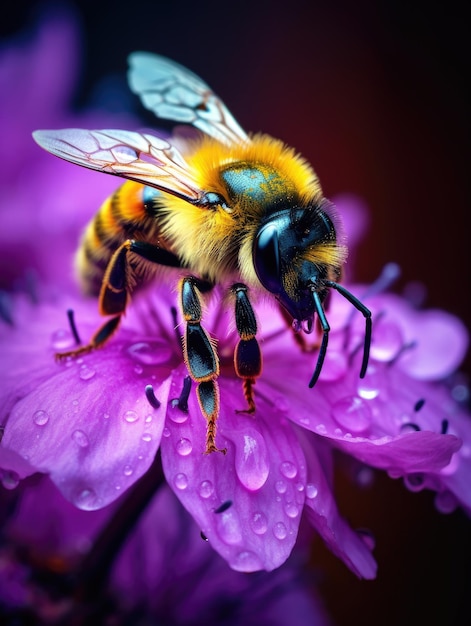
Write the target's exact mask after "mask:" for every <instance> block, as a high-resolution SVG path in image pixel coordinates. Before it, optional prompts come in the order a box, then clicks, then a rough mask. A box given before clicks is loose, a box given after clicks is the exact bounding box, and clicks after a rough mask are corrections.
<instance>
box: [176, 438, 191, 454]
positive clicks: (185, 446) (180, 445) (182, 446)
mask: <svg viewBox="0 0 471 626" xmlns="http://www.w3.org/2000/svg"><path fill="white" fill-rule="evenodd" d="M175 449H176V451H177V453H178V454H179V455H180V456H188V455H189V454H190V452H191V451H192V450H193V444H192V443H191V441H190V440H189V439H186V438H185V437H182V438H181V439H179V440H178V441H177V443H176V444H175Z"/></svg>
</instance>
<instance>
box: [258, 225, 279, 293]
mask: <svg viewBox="0 0 471 626" xmlns="http://www.w3.org/2000/svg"><path fill="white" fill-rule="evenodd" d="M253 260H254V266H255V272H256V274H257V277H258V279H259V281H260V282H261V283H262V285H263V286H264V287H265V289H268V291H271V292H272V293H275V294H276V293H279V292H280V290H281V285H280V280H281V276H280V274H281V262H280V246H279V241H278V230H277V228H276V226H275V225H274V224H272V223H268V224H265V226H263V227H262V228H261V229H260V230H259V232H258V234H257V236H256V238H255V242H254V250H253Z"/></svg>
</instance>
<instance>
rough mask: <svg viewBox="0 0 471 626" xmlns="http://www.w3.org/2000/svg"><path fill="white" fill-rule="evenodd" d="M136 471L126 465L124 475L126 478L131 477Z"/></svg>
mask: <svg viewBox="0 0 471 626" xmlns="http://www.w3.org/2000/svg"><path fill="white" fill-rule="evenodd" d="M133 472H134V470H133V468H132V467H131V466H130V465H125V466H124V467H123V474H124V475H125V476H131V475H132V474H133Z"/></svg>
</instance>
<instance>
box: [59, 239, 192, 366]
mask: <svg viewBox="0 0 471 626" xmlns="http://www.w3.org/2000/svg"><path fill="white" fill-rule="evenodd" d="M132 255H136V256H137V257H140V258H141V259H144V260H145V261H149V262H151V263H156V264H158V265H165V266H170V267H180V266H181V264H180V261H179V259H178V257H176V256H175V255H174V254H172V253H171V252H168V251H167V250H164V249H163V248H159V247H158V246H155V245H153V244H150V243H147V242H144V241H135V240H133V239H127V240H126V241H125V242H124V243H123V244H122V245H121V246H120V247H119V248H118V249H117V250H116V252H115V253H114V254H113V256H112V257H111V259H110V262H109V263H108V267H107V268H106V272H105V275H104V277H103V283H102V286H101V290H100V295H99V298H98V304H99V312H100V314H101V315H112V316H113V317H111V318H110V319H109V320H107V321H106V322H105V323H104V324H102V326H100V328H99V329H98V330H97V331H96V333H95V334H94V335H93V337H92V338H91V339H90V341H89V342H88V343H87V344H85V345H83V346H79V347H78V348H75V349H74V350H69V351H68V352H59V353H57V354H56V358H57V359H59V360H60V359H63V358H65V357H68V356H78V355H80V354H86V353H87V352H91V351H92V350H95V349H96V348H100V347H101V346H103V345H104V344H105V343H106V342H107V341H108V340H109V339H110V337H112V335H113V334H114V333H115V331H116V330H117V328H118V326H119V323H120V321H121V317H122V316H123V315H124V313H125V311H126V307H127V305H128V304H129V300H130V297H131V289H132V279H131V276H132V268H131V267H130V257H132Z"/></svg>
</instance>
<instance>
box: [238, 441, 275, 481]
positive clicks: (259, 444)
mask: <svg viewBox="0 0 471 626" xmlns="http://www.w3.org/2000/svg"><path fill="white" fill-rule="evenodd" d="M235 469H236V473H237V477H238V478H239V480H240V482H241V483H242V484H243V485H244V487H246V488H247V489H249V490H250V491H257V490H258V489H261V488H262V487H263V485H264V484H265V483H266V481H267V478H268V473H269V471H270V466H269V459H268V450H267V447H266V444H265V441H264V439H263V437H262V435H261V434H260V433H258V432H256V431H252V433H251V434H250V433H245V434H244V435H243V439H242V440H240V441H238V442H237V445H236V457H235Z"/></svg>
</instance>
